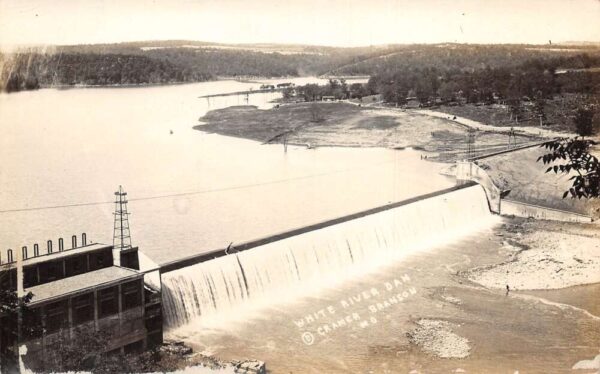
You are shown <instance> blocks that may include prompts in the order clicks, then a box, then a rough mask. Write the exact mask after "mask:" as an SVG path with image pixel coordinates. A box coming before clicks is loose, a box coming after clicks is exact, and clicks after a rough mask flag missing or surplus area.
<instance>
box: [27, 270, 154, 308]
mask: <svg viewBox="0 0 600 374" xmlns="http://www.w3.org/2000/svg"><path fill="white" fill-rule="evenodd" d="M140 277H143V274H141V273H139V272H137V271H135V270H132V269H127V268H122V267H120V266H111V267H108V268H103V269H100V270H95V271H90V272H89V273H83V274H79V275H75V276H72V277H68V278H63V279H59V280H57V281H54V282H50V283H44V284H40V285H38V286H34V287H30V288H28V289H26V290H25V292H31V293H33V299H32V300H31V303H32V304H37V303H41V302H44V301H49V300H52V299H56V298H60V297H62V296H66V295H69V294H73V293H77V292H81V291H85V290H87V289H93V288H97V287H100V286H108V285H110V284H111V283H118V282H120V281H124V280H127V279H130V278H131V279H135V278H140Z"/></svg>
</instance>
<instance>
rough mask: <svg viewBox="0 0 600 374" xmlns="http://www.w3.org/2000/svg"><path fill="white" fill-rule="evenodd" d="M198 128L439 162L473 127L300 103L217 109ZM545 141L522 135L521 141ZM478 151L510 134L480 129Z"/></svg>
mask: <svg viewBox="0 0 600 374" xmlns="http://www.w3.org/2000/svg"><path fill="white" fill-rule="evenodd" d="M200 120H201V121H202V122H204V123H205V124H203V125H199V126H196V129H198V130H201V131H205V132H209V133H217V134H221V135H227V136H235V137H241V138H246V139H253V140H257V141H259V142H262V143H282V142H283V141H284V139H287V142H288V143H289V144H299V145H310V146H312V147H315V146H348V147H386V148H406V147H413V148H417V149H422V150H424V151H426V152H428V153H430V154H429V155H428V157H430V158H431V159H434V160H439V161H448V162H451V161H455V160H457V159H462V158H465V157H466V156H467V148H468V146H467V138H468V127H466V126H464V125H460V124H458V123H456V122H454V121H449V120H447V119H444V118H434V117H432V116H429V115H426V114H420V113H416V112H412V111H403V110H399V109H387V108H373V107H365V106H358V105H354V104H349V103H342V102H331V103H322V102H319V103H297V104H287V105H281V106H279V107H278V108H273V109H269V110H259V109H257V108H256V107H252V106H241V107H240V106H238V107H230V108H226V109H220V110H215V111H211V112H209V113H207V114H206V116H204V117H203V118H201V119H200ZM535 140H539V139H537V138H535V137H531V136H525V135H518V136H517V144H524V143H528V142H532V141H535ZM475 142H476V144H475V146H474V147H472V148H474V154H484V153H490V152H494V151H499V150H504V149H506V147H507V144H508V135H507V134H506V133H503V132H497V131H479V132H477V134H476V138H475Z"/></svg>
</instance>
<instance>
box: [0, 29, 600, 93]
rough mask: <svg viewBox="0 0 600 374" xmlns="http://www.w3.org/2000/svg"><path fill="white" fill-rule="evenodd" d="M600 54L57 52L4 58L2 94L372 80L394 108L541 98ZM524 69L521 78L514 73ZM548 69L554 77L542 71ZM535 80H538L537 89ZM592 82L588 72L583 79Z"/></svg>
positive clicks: (258, 48) (509, 48) (414, 49)
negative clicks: (435, 100) (405, 103)
mask: <svg viewBox="0 0 600 374" xmlns="http://www.w3.org/2000/svg"><path fill="white" fill-rule="evenodd" d="M599 56H600V49H599V48H598V47H594V46H561V45H559V46H552V47H551V48H550V47H548V46H533V45H466V44H433V45H384V46H369V47H360V48H358V47H355V48H337V47H320V46H305V45H272V44H247V45H217V44H214V43H205V42H192V41H160V42H131V43H119V44H96V45H75V46H51V47H45V48H41V47H39V48H27V49H21V50H18V51H16V52H15V51H13V52H12V53H6V52H5V53H1V54H0V88H2V89H3V90H5V91H18V90H27V89H36V88H39V87H54V86H65V85H66V86H69V85H91V86H103V85H129V84H165V83H184V82H200V81H207V80H213V79H217V78H223V77H227V78H235V77H240V78H241V77H267V78H268V77H293V76H311V75H315V76H324V77H335V76H339V75H343V76H353V75H369V76H371V77H372V79H371V82H370V84H369V90H370V91H372V92H378V93H381V94H383V95H385V97H386V100H388V101H390V102H399V100H400V101H401V100H402V99H401V97H406V96H410V95H408V92H409V91H410V90H413V91H414V94H415V95H416V96H419V97H420V98H422V99H425V98H426V97H431V96H435V95H433V94H437V93H438V91H439V94H440V96H441V97H446V98H448V96H452V95H453V93H455V92H457V91H463V93H465V94H466V95H467V100H470V101H474V100H485V97H486V96H487V97H489V96H490V95H491V94H492V92H500V93H502V94H503V95H504V96H506V97H508V96H510V95H511V94H510V93H509V91H510V90H512V91H515V90H516V91H523V92H524V94H527V95H534V94H536V93H537V91H540V89H537V87H538V86H539V85H540V84H541V83H543V82H546V83H547V84H546V83H544V85H543V87H541V86H540V87H541V91H542V93H543V94H546V93H547V90H556V87H554V85H555V83H556V75H557V74H554V73H556V72H558V69H585V68H587V67H597V66H600V63H599V59H600V57H599ZM517 70H519V71H520V72H519V73H518V74H514V72H515V71H517ZM544 71H546V72H549V73H550V74H548V73H547V74H546V75H545V76H544V75H543V74H542V75H540V72H541V73H543V72H544ZM511 74H512V77H511ZM534 77H535V79H537V80H538V81H537V82H535V83H534V82H532V79H534ZM522 78H523V79H522ZM588 78H589V77H588V76H587V75H582V76H580V77H579V78H578V79H580V80H587V79H588ZM595 79H596V78H593V77H592V80H591V82H590V83H589V84H590V85H591V87H590V89H593V87H595V86H594V85H595V84H596V83H595V82H597V81H596V80H595ZM548 80H550V81H551V82H547V81H548ZM569 83H570V82H563V84H562V85H563V87H565V86H568V85H569ZM531 84H533V85H534V86H535V87H536V89H533V88H532V86H531ZM548 84H549V85H550V86H553V88H551V87H549V86H548ZM582 84H583V83H582ZM527 85H529V86H527ZM579 85H581V84H578V86H579ZM457 88H458V89H457ZM567 89H568V87H567ZM533 91H535V92H533ZM364 93H365V92H363V93H362V94H364Z"/></svg>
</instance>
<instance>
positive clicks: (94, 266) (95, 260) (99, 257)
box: [90, 249, 113, 270]
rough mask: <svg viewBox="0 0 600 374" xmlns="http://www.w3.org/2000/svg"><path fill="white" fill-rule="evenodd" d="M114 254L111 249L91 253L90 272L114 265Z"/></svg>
mask: <svg viewBox="0 0 600 374" xmlns="http://www.w3.org/2000/svg"><path fill="white" fill-rule="evenodd" d="M112 262H113V261H112V252H111V250H110V249H108V250H104V251H100V252H94V253H90V270H98V269H102V268H105V267H109V266H111V265H112Z"/></svg>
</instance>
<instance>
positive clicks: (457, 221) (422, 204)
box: [163, 185, 497, 329]
mask: <svg viewBox="0 0 600 374" xmlns="http://www.w3.org/2000/svg"><path fill="white" fill-rule="evenodd" d="M495 222H497V217H496V216H493V215H492V214H491V213H490V211H489V207H488V202H487V199H486V196H485V193H484V190H483V189H482V187H481V186H479V185H475V186H470V187H466V188H463V189H459V190H456V191H452V192H450V193H446V194H441V195H437V196H434V197H431V198H427V199H423V200H419V201H416V202H413V203H410V204H406V205H402V206H399V207H395V208H392V209H389V210H384V211H381V212H379V213H375V214H371V215H367V216H364V217H360V218H357V219H353V220H350V221H346V222H343V223H340V224H336V225H332V226H327V227H324V228H321V229H317V230H314V231H308V232H305V233H302V234H299V235H296V236H292V237H289V238H286V239H283V240H278V241H274V242H272V243H269V244H265V245H262V246H258V247H256V248H252V249H250V250H247V251H244V252H239V253H235V254H230V255H227V256H223V257H219V258H216V259H214V260H210V261H206V262H203V263H200V264H196V265H193V266H189V267H185V268H182V269H179V270H175V271H172V272H169V273H166V274H164V275H163V305H164V312H165V320H166V324H167V328H171V329H172V328H176V327H178V326H181V325H185V324H187V323H190V322H195V323H196V322H199V323H204V322H206V323H209V321H210V323H211V324H212V323H215V322H216V321H226V320H228V318H230V317H232V316H235V317H238V318H239V317H240V316H241V315H242V316H243V314H244V310H245V309H247V310H250V309H252V308H256V307H260V306H261V305H266V304H269V303H277V302H283V301H286V300H293V299H294V298H295V297H300V296H301V295H302V294H303V292H304V293H305V292H306V291H311V292H312V293H314V292H315V291H318V290H319V289H323V288H324V287H333V286H335V284H336V282H343V281H344V280H348V279H351V278H352V277H355V276H360V275H361V274H365V273H368V272H370V271H373V270H374V269H376V268H377V267H378V266H385V265H386V264H389V263H390V262H391V261H398V260H400V259H401V258H402V257H404V256H407V255H410V254H412V253H417V252H420V251H426V250H429V249H432V248H435V247H436V245H440V244H444V243H448V242H450V241H453V240H457V239H459V238H460V237H462V236H465V235H469V234H471V233H474V232H476V231H477V230H480V229H484V228H488V227H490V226H492V225H493V223H495Z"/></svg>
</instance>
